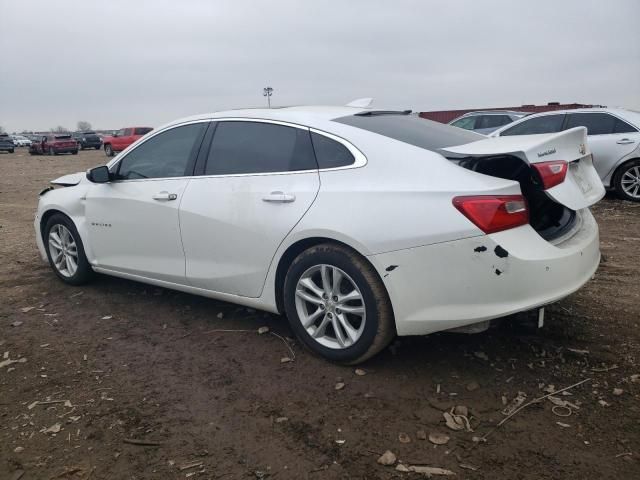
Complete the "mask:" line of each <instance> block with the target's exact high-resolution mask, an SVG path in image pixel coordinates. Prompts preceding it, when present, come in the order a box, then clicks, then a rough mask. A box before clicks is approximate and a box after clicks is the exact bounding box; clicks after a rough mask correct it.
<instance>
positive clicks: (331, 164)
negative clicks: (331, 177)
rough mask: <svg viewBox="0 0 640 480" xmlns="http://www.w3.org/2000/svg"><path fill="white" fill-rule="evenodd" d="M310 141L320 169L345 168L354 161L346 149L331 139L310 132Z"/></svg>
mask: <svg viewBox="0 0 640 480" xmlns="http://www.w3.org/2000/svg"><path fill="white" fill-rule="evenodd" d="M311 140H312V141H313V150H314V151H315V154H316V159H317V160H318V167H320V168H338V167H346V166H348V165H353V164H354V163H355V161H356V159H355V158H354V156H353V155H352V154H351V152H350V151H349V149H348V148H347V147H345V146H344V145H342V144H341V143H339V142H336V141H335V140H332V139H331V138H328V137H325V136H324V135H320V134H318V133H315V132H311Z"/></svg>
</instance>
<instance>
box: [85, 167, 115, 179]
mask: <svg viewBox="0 0 640 480" xmlns="http://www.w3.org/2000/svg"><path fill="white" fill-rule="evenodd" d="M87 180H89V181H90V182H92V183H109V181H110V180H111V174H110V173H109V168H108V167H107V166H106V165H101V166H99V167H95V168H92V169H90V170H87Z"/></svg>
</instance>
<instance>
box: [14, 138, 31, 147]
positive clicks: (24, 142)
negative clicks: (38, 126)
mask: <svg viewBox="0 0 640 480" xmlns="http://www.w3.org/2000/svg"><path fill="white" fill-rule="evenodd" d="M11 138H13V143H14V144H15V146H16V147H30V146H31V140H29V139H28V138H27V137H25V136H24V135H12V136H11Z"/></svg>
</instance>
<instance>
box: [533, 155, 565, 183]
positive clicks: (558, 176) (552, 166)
mask: <svg viewBox="0 0 640 480" xmlns="http://www.w3.org/2000/svg"><path fill="white" fill-rule="evenodd" d="M532 167H533V168H535V170H536V172H538V175H540V180H542V186H543V187H544V189H545V190H547V189H549V188H551V187H555V186H556V185H559V184H561V183H562V182H564V179H565V177H566V176H567V168H568V164H567V162H565V161H564V160H554V161H553V162H541V163H534V164H533V165H532Z"/></svg>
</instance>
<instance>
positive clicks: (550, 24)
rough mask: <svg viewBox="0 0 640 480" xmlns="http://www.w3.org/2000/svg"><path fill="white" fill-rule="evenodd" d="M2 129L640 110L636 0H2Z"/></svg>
mask: <svg viewBox="0 0 640 480" xmlns="http://www.w3.org/2000/svg"><path fill="white" fill-rule="evenodd" d="M0 18H2V22H1V26H0V52H1V53H0V59H1V61H0V125H1V126H3V127H4V128H5V129H7V130H8V131H14V130H15V131H20V130H22V129H29V130H31V129H36V130H42V129H47V128H49V127H53V126H56V125H63V126H65V127H67V128H70V129H73V128H75V126H76V123H77V121H78V120H87V121H89V122H91V123H92V125H93V127H94V128H119V127H123V126H129V125H148V126H157V125H159V124H162V123H164V122H167V121H170V120H173V119H176V118H179V117H182V116H186V115H191V114H195V113H202V112H208V111H215V110H221V109H227V108H237V107H244V106H257V105H263V104H265V103H266V102H265V99H264V97H263V96H262V88H263V87H264V86H266V85H270V86H272V87H273V88H274V94H273V103H274V104H275V105H292V104H338V105H342V104H345V103H347V102H348V101H350V100H352V99H354V98H359V97H374V98H375V102H374V106H377V107H380V108H402V109H404V108H411V109H414V110H422V111H424V110H439V109H455V108H481V107H503V106H516V105H521V104H523V103H547V102H549V101H559V102H563V103H564V102H580V103H596V104H605V105H609V106H624V107H628V108H634V109H640V28H639V27H638V25H639V23H638V22H639V20H640V1H638V0H607V1H602V0H587V1H585V0H565V1H559V0H545V1H540V0H537V1H535V2H533V1H531V2H530V1H527V2H524V1H510V0H492V1H480V0H467V1H437V2H436V1H428V0H422V1H419V0H415V1H411V0H406V1H403V0H385V1H373V0H362V1H353V0H351V1H346V0H342V1H338V0H336V1H321V0H313V1H294V0H291V1H284V0H282V1H281V0H270V1H257V0H256V1H248V0H232V1H220V0H216V1H213V0H211V1H205V0H203V1H198V0H181V1H177V0H171V1H162V0H150V1H142V0H117V1H114V0H109V1H107V0H103V1H71V0H56V1H50V0H42V1H36V0H0Z"/></svg>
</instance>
